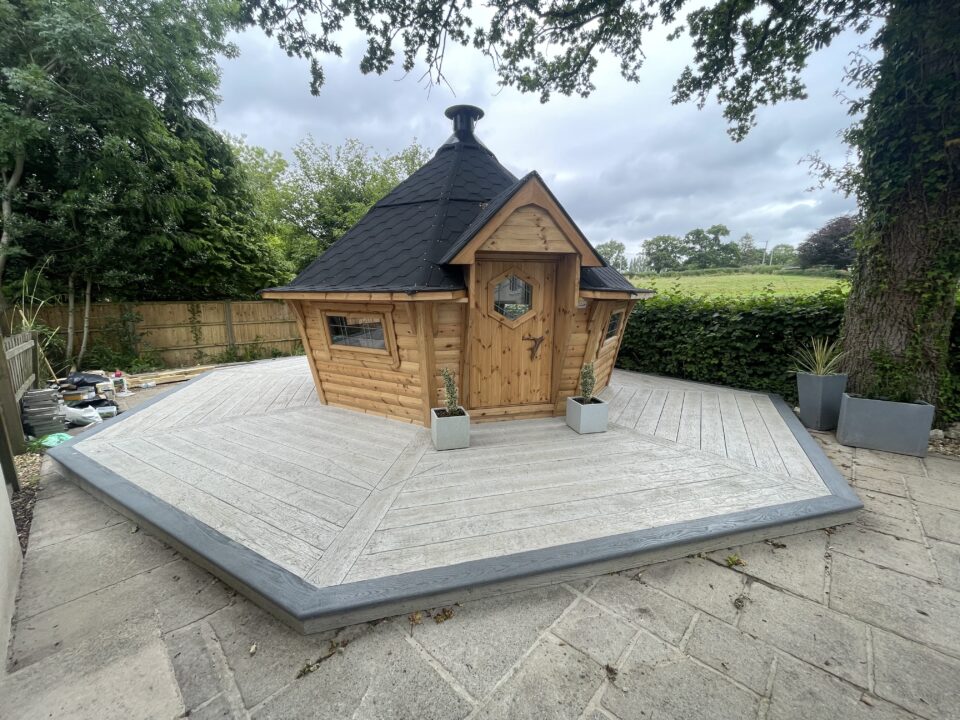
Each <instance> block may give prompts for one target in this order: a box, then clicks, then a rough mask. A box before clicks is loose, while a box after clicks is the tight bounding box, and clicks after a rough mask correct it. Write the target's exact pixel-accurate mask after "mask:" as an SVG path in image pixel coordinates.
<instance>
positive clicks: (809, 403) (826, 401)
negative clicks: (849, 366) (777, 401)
mask: <svg viewBox="0 0 960 720" xmlns="http://www.w3.org/2000/svg"><path fill="white" fill-rule="evenodd" d="M846 388H847V376H846V375H811V374H810V373H797V395H798V396H799V397H800V421H801V422H802V423H803V424H804V425H805V426H806V427H808V428H810V429H811V430H833V429H834V428H835V427H836V426H837V419H838V418H839V417H840V399H841V398H842V397H843V391H844V390H846Z"/></svg>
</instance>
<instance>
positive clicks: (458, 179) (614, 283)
mask: <svg viewBox="0 0 960 720" xmlns="http://www.w3.org/2000/svg"><path fill="white" fill-rule="evenodd" d="M447 116H448V117H453V118H454V123H455V132H454V134H453V135H452V136H451V137H450V138H449V139H448V140H447V141H446V142H445V143H444V144H443V145H442V146H441V147H440V149H439V150H437V152H436V154H435V155H434V156H433V158H431V159H430V160H429V161H428V162H427V164H426V165H424V166H423V167H421V168H420V169H419V170H417V171H416V172H415V173H413V175H411V176H410V177H409V178H407V179H406V180H404V181H403V182H402V183H400V184H399V185H398V186H397V187H395V188H394V189H393V190H392V191H391V192H390V193H389V194H388V195H387V196H386V197H384V198H383V199H382V200H380V201H379V202H378V203H377V204H375V205H374V206H373V207H372V208H371V209H370V212H368V213H367V214H366V215H364V217H363V218H362V219H361V220H360V222H358V223H357V224H356V225H354V226H353V227H352V228H351V229H350V230H348V231H347V232H346V233H345V234H344V235H343V237H341V238H340V239H339V240H337V241H336V242H335V243H334V244H333V245H331V246H330V248H329V249H328V250H327V251H326V252H325V253H324V254H323V255H321V256H320V257H319V258H317V259H316V260H314V261H313V262H312V263H311V264H310V265H309V266H307V268H306V269H305V270H304V271H303V272H301V273H300V274H299V275H298V276H297V277H296V278H295V279H294V280H293V282H291V283H290V284H289V285H285V286H283V287H278V288H270V290H271V291H272V292H405V293H417V292H425V291H437V290H462V289H464V288H465V287H466V285H465V284H464V280H463V270H462V268H461V267H460V266H457V265H448V264H445V263H446V262H447V261H448V260H449V259H450V258H451V257H452V255H451V251H455V250H459V248H460V247H462V246H463V245H464V244H466V242H467V241H469V239H470V238H471V237H473V235H474V234H475V233H476V232H477V230H479V229H480V227H482V226H483V224H484V223H486V221H487V220H489V218H490V217H491V216H492V214H493V213H494V212H496V209H497V208H498V207H499V206H501V205H502V204H503V203H504V202H506V201H507V200H508V199H509V198H510V197H511V196H512V195H513V194H514V193H515V192H516V191H517V190H518V189H519V188H520V186H521V185H523V183H525V182H526V181H527V180H528V179H529V178H530V177H531V175H533V174H531V175H528V176H526V177H524V178H522V179H519V180H518V179H517V178H516V177H515V176H514V175H513V174H512V173H511V172H510V171H509V170H507V169H506V168H505V167H503V165H501V164H500V163H499V162H498V161H497V158H496V157H495V156H494V154H493V153H492V152H490V151H489V150H488V149H487V148H486V147H485V146H484V145H483V143H481V142H480V141H479V140H477V138H476V137H475V136H474V135H473V121H474V120H475V119H477V118H479V117H482V111H479V110H478V109H476V108H470V107H469V106H457V107H455V108H450V110H448V111H447ZM558 204H559V203H558ZM454 254H455V252H454ZM580 284H581V287H583V288H584V289H589V290H618V291H624V290H628V291H636V288H635V287H634V286H633V285H631V284H630V282H629V281H628V280H627V279H626V278H624V277H623V276H622V275H621V274H620V273H619V272H617V271H616V270H615V269H613V268H611V267H596V268H583V269H582V270H581V273H580Z"/></svg>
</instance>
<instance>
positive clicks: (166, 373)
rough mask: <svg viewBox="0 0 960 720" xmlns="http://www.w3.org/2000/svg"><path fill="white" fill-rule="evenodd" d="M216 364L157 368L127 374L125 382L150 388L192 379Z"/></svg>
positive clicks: (138, 386) (132, 386)
mask: <svg viewBox="0 0 960 720" xmlns="http://www.w3.org/2000/svg"><path fill="white" fill-rule="evenodd" d="M215 367H217V366H216V365H196V366H194V367H189V368H180V369H179V370H159V371H157V372H151V373H139V374H136V375H127V384H128V385H129V386H130V387H131V388H151V387H155V386H156V385H166V384H167V383H175V382H183V381H184V380H192V379H193V378H195V377H197V375H202V374H203V373H205V372H207V370H213V369H214V368H215Z"/></svg>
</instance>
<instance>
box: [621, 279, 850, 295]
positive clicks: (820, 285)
mask: <svg viewBox="0 0 960 720" xmlns="http://www.w3.org/2000/svg"><path fill="white" fill-rule="evenodd" d="M841 283H843V284H845V283H844V281H842V280H839V279H837V278H825V277H813V276H807V275H695V276H688V277H663V278H655V277H639V278H633V284H634V285H636V286H637V287H641V288H649V289H651V290H656V291H658V292H665V291H667V290H669V289H671V288H673V287H677V288H679V290H680V292H682V293H686V294H689V295H712V296H717V295H757V294H759V293H761V292H763V291H764V290H765V289H766V288H768V287H769V288H772V289H773V292H774V293H775V294H777V295H806V294H809V293H815V292H819V291H820V290H826V289H827V288H831V287H836V286H837V285H839V284H841Z"/></svg>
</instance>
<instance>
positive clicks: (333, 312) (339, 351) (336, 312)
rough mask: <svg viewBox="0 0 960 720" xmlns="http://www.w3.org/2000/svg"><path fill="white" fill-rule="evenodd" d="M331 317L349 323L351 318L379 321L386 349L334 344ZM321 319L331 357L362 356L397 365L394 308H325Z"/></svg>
mask: <svg viewBox="0 0 960 720" xmlns="http://www.w3.org/2000/svg"><path fill="white" fill-rule="evenodd" d="M331 317H346V318H347V320H348V321H349V320H350V318H366V319H371V318H377V319H379V321H380V326H381V327H382V328H383V344H384V347H382V348H371V347H363V346H362V345H340V344H336V343H334V342H333V335H332V334H331V332H330V318H331ZM320 319H321V323H320V324H321V326H322V328H323V336H324V340H325V342H326V346H327V350H328V352H329V353H330V355H331V357H336V356H340V357H347V358H348V357H353V358H356V357H357V356H358V355H360V356H363V357H365V358H369V359H371V360H373V359H383V360H386V361H388V362H390V364H391V365H394V366H395V365H396V364H397V339H396V336H395V334H394V331H393V307H392V306H391V307H390V308H384V307H369V306H363V305H359V306H357V307H342V306H341V307H338V308H323V309H322V310H321V311H320Z"/></svg>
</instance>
